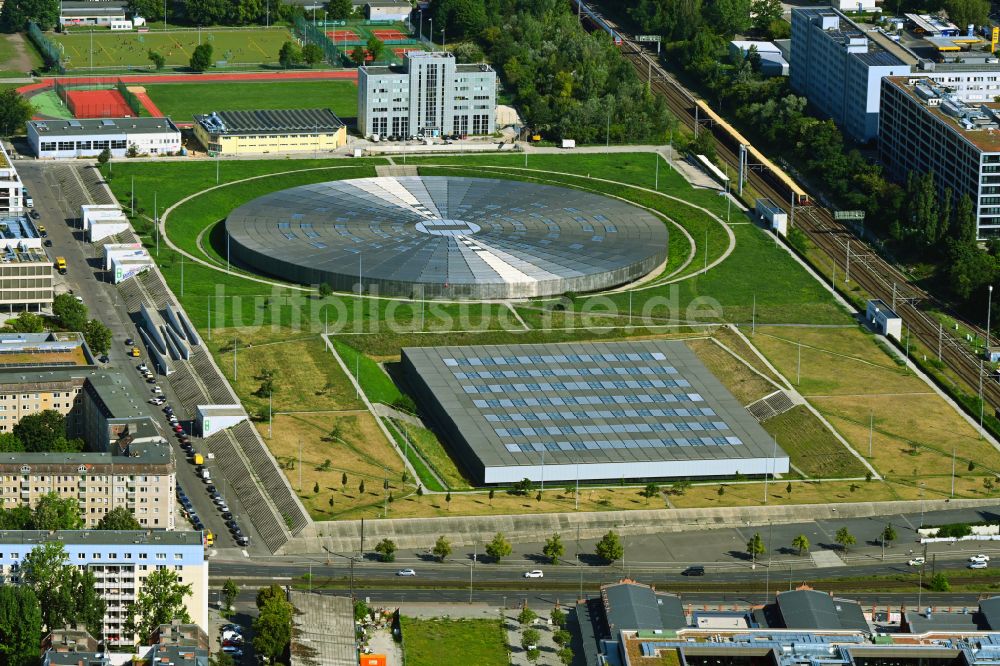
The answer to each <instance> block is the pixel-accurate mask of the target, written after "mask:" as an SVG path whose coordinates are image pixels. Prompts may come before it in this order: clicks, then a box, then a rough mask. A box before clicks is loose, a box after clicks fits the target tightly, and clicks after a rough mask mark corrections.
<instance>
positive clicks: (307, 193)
mask: <svg viewBox="0 0 1000 666" xmlns="http://www.w3.org/2000/svg"><path fill="white" fill-rule="evenodd" d="M226 231H227V233H228V235H229V238H230V239H231V241H232V242H231V246H230V247H231V251H232V259H234V260H235V261H236V262H239V263H241V264H243V265H244V266H246V267H249V268H252V269H256V270H259V271H261V272H265V273H268V274H271V275H275V276H278V277H280V278H283V279H286V280H289V281H292V282H299V283H304V284H328V285H330V286H331V287H332V288H333V289H335V290H338V291H354V292H357V291H358V290H359V289H361V290H363V291H364V292H366V293H377V294H379V295H383V296H400V297H404V298H406V297H424V298H476V299H507V298H530V297H536V296H553V295H561V294H564V293H566V292H570V291H575V292H589V291H597V290H601V289H608V288H611V287H616V286H618V285H622V284H627V283H629V282H632V281H634V280H637V279H639V278H641V277H643V276H645V275H647V274H649V273H650V272H652V271H654V270H656V269H657V267H659V266H661V265H662V264H663V263H664V262H665V261H666V257H667V244H668V234H667V228H666V226H665V225H664V223H663V221H661V220H660V219H659V218H657V217H656V216H654V215H653V214H651V213H648V212H646V211H645V210H643V209H641V208H638V207H636V206H633V205H631V204H628V203H625V202H622V201H618V200H615V199H611V198H608V197H604V196H599V195H596V194H590V193H588V192H579V191H576V190H568V189H566V188H562V187H552V186H549V185H537V184H534V183H523V182H511V181H502V180H491V179H485V178H450V177H427V178H420V177H416V176H406V177H379V178H361V179H356V180H341V181H332V182H327V183H317V184H315V185H303V186H301V187H294V188H291V189H287V190H282V191H280V192H274V193H272V194H267V195H265V196H263V197H260V198H258V199H255V200H253V201H251V202H249V203H247V204H244V205H243V206H240V207H239V208H237V209H236V210H234V211H232V212H231V213H230V214H229V216H228V217H227V219H226Z"/></svg>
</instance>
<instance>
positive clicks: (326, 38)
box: [295, 17, 434, 66]
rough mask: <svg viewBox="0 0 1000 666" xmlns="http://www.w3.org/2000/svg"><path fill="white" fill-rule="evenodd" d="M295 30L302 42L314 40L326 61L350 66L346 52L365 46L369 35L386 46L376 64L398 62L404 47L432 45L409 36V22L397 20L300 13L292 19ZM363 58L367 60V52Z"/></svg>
mask: <svg viewBox="0 0 1000 666" xmlns="http://www.w3.org/2000/svg"><path fill="white" fill-rule="evenodd" d="M295 29H296V33H297V34H298V35H299V37H300V38H301V40H302V41H303V43H307V44H308V43H313V44H318V45H319V46H320V47H321V48H322V49H323V53H324V54H325V55H326V58H327V60H328V61H329V62H331V63H334V64H341V65H344V66H350V65H351V64H352V63H351V58H350V54H351V51H353V50H354V49H355V48H356V47H358V46H362V47H364V46H367V44H368V40H369V39H370V38H372V37H375V38H377V39H379V40H380V41H381V42H382V43H383V44H385V46H386V48H385V50H384V51H383V52H382V57H381V58H379V61H378V62H379V64H399V63H401V62H402V61H403V54H404V53H406V52H407V51H414V50H416V51H429V50H433V48H434V47H433V45H432V44H430V43H428V42H422V41H419V40H417V39H416V38H414V37H413V32H412V29H411V26H409V25H407V24H406V23H400V22H398V21H361V20H339V21H316V20H312V21H310V20H309V19H307V18H305V17H300V18H298V19H296V21H295ZM365 61H366V62H367V63H369V64H371V63H372V62H374V61H373V59H372V58H371V55H370V54H369V55H368V56H367V57H366V58H365Z"/></svg>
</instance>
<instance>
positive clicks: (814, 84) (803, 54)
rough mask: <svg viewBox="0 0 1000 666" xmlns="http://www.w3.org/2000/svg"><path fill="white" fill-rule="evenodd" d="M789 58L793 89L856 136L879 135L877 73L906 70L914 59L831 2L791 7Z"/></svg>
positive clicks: (867, 138) (869, 137)
mask: <svg viewBox="0 0 1000 666" xmlns="http://www.w3.org/2000/svg"><path fill="white" fill-rule="evenodd" d="M791 58H792V59H791V67H790V70H789V82H790V84H791V86H792V89H793V90H794V91H795V92H797V93H798V94H800V95H805V96H806V98H808V100H809V103H810V104H812V105H813V106H815V107H816V108H817V109H819V110H820V111H821V112H823V113H824V114H826V115H828V116H829V117H830V118H832V119H833V121H834V122H835V123H837V125H838V126H840V128H841V129H842V130H843V131H844V132H845V133H847V134H848V135H850V136H851V137H852V138H853V139H855V140H856V141H860V142H867V141H870V140H872V139H874V138H875V137H876V136H878V129H879V121H878V116H879V103H880V98H879V85H880V82H881V80H882V77H884V76H895V75H902V74H909V72H910V68H911V65H912V64H913V63H915V62H916V57H915V56H914V57H913V58H912V62H907V61H904V60H903V59H902V58H901V57H900V56H899V54H897V53H896V52H894V51H889V50H888V49H887V48H885V47H883V46H882V45H880V44H878V43H876V42H874V41H873V40H871V39H869V37H868V35H867V33H866V32H865V31H864V30H862V29H861V28H860V27H859V26H858V25H857V24H855V23H854V22H853V21H851V20H850V19H849V18H847V17H846V16H844V15H843V14H842V13H840V12H839V11H837V10H836V9H833V8H831V7H795V8H793V9H792V50H791Z"/></svg>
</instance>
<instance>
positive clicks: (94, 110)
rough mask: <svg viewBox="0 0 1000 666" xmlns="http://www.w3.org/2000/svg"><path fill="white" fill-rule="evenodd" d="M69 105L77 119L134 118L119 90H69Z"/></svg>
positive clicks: (67, 94) (67, 92) (67, 93)
mask: <svg viewBox="0 0 1000 666" xmlns="http://www.w3.org/2000/svg"><path fill="white" fill-rule="evenodd" d="M66 97H67V105H68V106H69V108H70V109H71V110H72V112H73V115H74V116H76V117H77V118H125V117H128V116H134V115H135V112H134V111H132V109H131V108H129V105H128V103H127V102H126V101H125V98H124V97H122V96H121V93H119V92H118V91H117V90H114V89H111V90H67V91H66Z"/></svg>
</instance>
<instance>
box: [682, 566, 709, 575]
mask: <svg viewBox="0 0 1000 666" xmlns="http://www.w3.org/2000/svg"><path fill="white" fill-rule="evenodd" d="M681 575H682V576H704V575H705V567H703V566H701V565H692V566H690V567H688V568H687V569H685V570H684V571H682V572H681Z"/></svg>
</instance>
